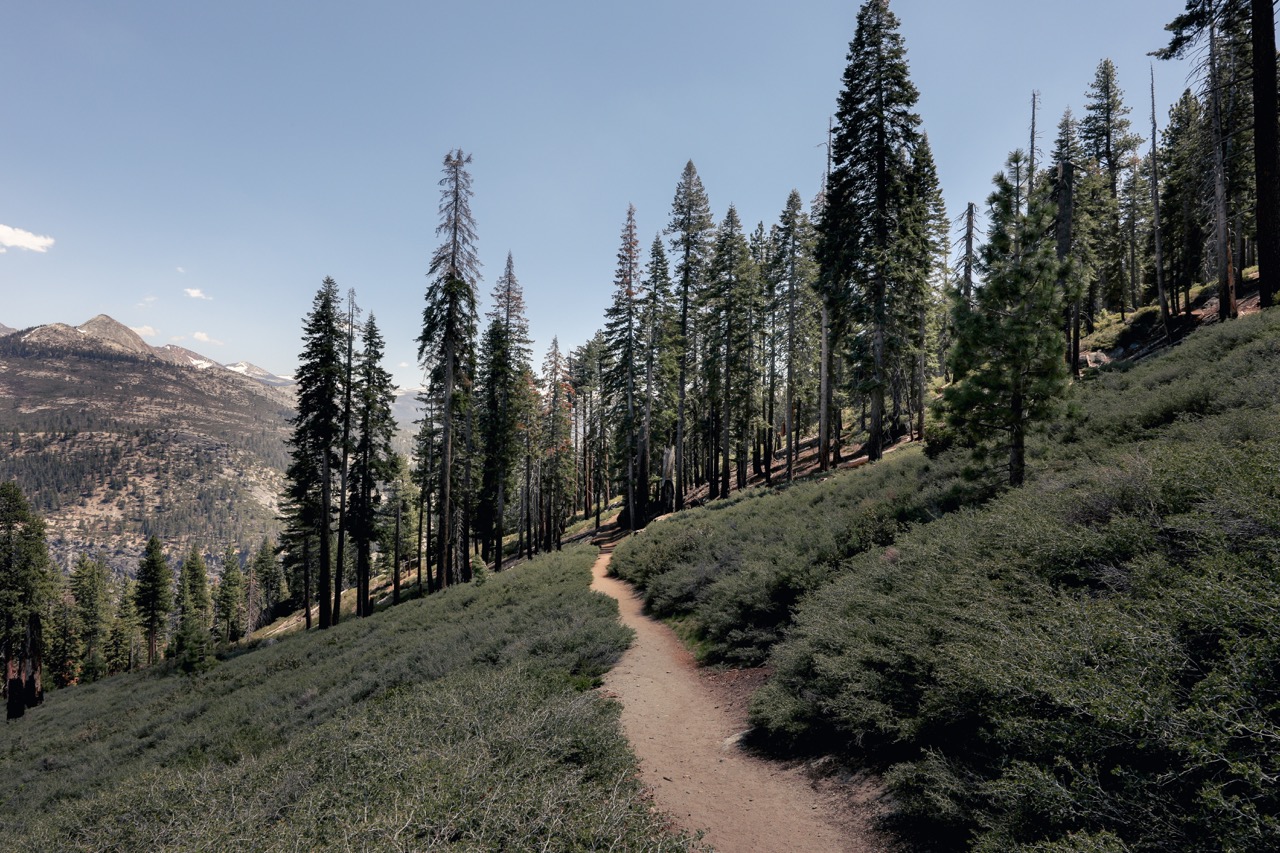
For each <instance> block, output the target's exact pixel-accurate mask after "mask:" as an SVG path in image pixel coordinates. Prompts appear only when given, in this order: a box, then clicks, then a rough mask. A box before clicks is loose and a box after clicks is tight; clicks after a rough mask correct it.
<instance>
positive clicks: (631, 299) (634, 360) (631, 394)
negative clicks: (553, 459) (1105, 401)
mask: <svg viewBox="0 0 1280 853" xmlns="http://www.w3.org/2000/svg"><path fill="white" fill-rule="evenodd" d="M643 288H644V285H643V283H642V281H641V271H640V240H639V238H638V237H637V236H636V208H635V205H629V206H628V207H627V218H626V222H625V223H624V224H623V226H622V244H621V246H620V247H619V248H618V266H617V269H616V271H615V272H614V277H613V300H612V301H611V302H610V304H609V307H608V308H607V309H605V318H606V321H605V346H606V347H607V348H608V351H609V354H610V356H611V359H610V365H609V370H608V372H607V375H606V376H605V377H604V378H605V385H606V387H607V389H608V392H609V394H610V396H611V397H612V398H613V399H614V400H615V401H616V402H615V405H614V407H613V408H614V411H615V417H614V419H613V420H614V424H615V426H616V429H617V433H616V434H617V437H618V439H619V440H618V449H619V453H618V457H617V458H618V459H619V461H620V463H621V468H622V477H623V495H624V497H625V499H626V505H625V506H624V508H623V511H622V514H621V515H620V516H619V517H618V520H619V523H620V524H621V525H622V526H623V527H625V528H627V529H630V530H636V529H639V528H641V527H643V526H644V524H645V522H646V521H647V515H648V495H647V492H646V490H645V488H644V486H643V485H642V484H640V483H638V481H637V474H638V471H637V468H638V459H637V457H638V456H639V452H640V440H639V433H640V429H639V426H640V425H639V423H638V422H637V420H638V415H639V412H638V410H637V405H636V372H637V370H638V368H639V366H640V361H641V357H640V356H641V351H642V349H643V344H642V341H641V339H640V331H641V329H640V302H641V300H642V299H643V296H644V290H643Z"/></svg>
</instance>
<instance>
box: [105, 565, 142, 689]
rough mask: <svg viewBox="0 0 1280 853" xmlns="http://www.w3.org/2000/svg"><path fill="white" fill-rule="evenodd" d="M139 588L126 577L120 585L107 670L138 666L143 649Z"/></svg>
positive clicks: (112, 621)
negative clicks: (139, 614) (138, 602)
mask: <svg viewBox="0 0 1280 853" xmlns="http://www.w3.org/2000/svg"><path fill="white" fill-rule="evenodd" d="M137 599H138V596H137V588H136V585H135V584H134V582H133V581H131V580H128V579H126V580H125V581H123V582H122V583H121V585H120V591H119V597H118V599H117V604H116V608H115V617H114V618H113V619H112V620H111V631H110V633H109V634H108V637H107V646H106V657H107V671H108V672H111V673H117V672H129V671H130V670H132V669H133V668H134V667H135V666H137V663H138V658H139V656H140V655H141V653H142V649H141V645H142V643H141V626H140V624H139V620H138V609H137V604H136V602H137Z"/></svg>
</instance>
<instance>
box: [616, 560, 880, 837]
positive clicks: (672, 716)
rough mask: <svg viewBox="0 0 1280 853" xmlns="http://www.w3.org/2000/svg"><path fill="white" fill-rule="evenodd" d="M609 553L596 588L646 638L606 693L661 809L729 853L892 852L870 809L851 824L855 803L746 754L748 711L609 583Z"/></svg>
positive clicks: (622, 588)
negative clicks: (618, 709) (742, 743)
mask: <svg viewBox="0 0 1280 853" xmlns="http://www.w3.org/2000/svg"><path fill="white" fill-rule="evenodd" d="M601 544H602V547H601V552H600V557H599V559H597V560H596V563H595V571H594V574H595V579H594V581H593V583H592V584H591V588H592V589H595V590H598V591H600V592H603V593H605V594H606V595H609V596H612V597H613V598H616V599H617V600H618V609H619V611H620V612H621V615H622V621H623V623H624V624H626V625H627V626H628V627H630V628H632V629H633V630H634V631H635V632H636V640H635V643H634V644H633V645H632V646H631V648H630V649H628V650H627V652H626V654H624V655H623V656H622V660H621V661H620V662H619V663H618V665H617V666H616V667H614V668H613V670H612V671H610V672H609V673H608V675H606V676H605V679H604V687H605V690H606V691H607V692H608V693H610V694H611V695H613V696H614V697H616V698H617V699H618V700H619V701H620V702H621V703H622V726H623V729H624V731H625V732H626V735H627V738H628V740H630V741H631V745H632V748H633V749H635V752H636V755H637V756H639V758H640V773H641V779H642V781H643V782H644V783H645V784H646V785H648V786H649V788H650V789H652V790H653V792H654V800H655V801H656V804H657V806H658V807H659V808H661V809H662V810H664V811H666V812H668V813H670V814H671V815H672V816H673V817H674V818H675V820H676V822H677V824H679V826H680V828H681V829H686V830H689V831H697V830H705V833H706V834H705V836H704V840H705V841H707V842H708V843H710V844H711V845H713V846H714V847H715V848H716V849H717V850H719V851H722V853H738V851H768V853H781V851H787V852H788V853H790V851H795V853H810V851H812V853H819V851H823V852H824V853H825V851H845V853H848V851H868V853H869V851H880V850H885V849H887V845H885V844H884V843H883V842H882V840H881V839H879V838H878V837H876V833H874V832H873V831H872V830H871V829H870V827H869V825H868V822H869V820H870V812H871V809H870V808H868V809H867V810H866V812H865V814H863V815H857V814H851V813H849V812H848V811H847V809H848V806H849V799H848V797H847V796H846V797H840V796H837V795H835V794H832V793H824V792H822V791H820V790H818V789H817V788H815V786H814V785H813V784H812V783H811V782H810V781H809V780H808V778H806V777H805V775H804V774H803V772H802V771H801V770H799V769H796V768H787V767H783V766H781V765H778V764H774V763H772V762H768V761H765V760H762V759H759V758H756V757H754V756H751V755H748V754H746V753H745V752H743V751H742V750H741V749H739V748H738V747H737V745H736V744H737V741H738V738H739V737H740V735H741V734H742V730H743V729H744V728H745V724H744V721H743V713H742V708H741V703H738V707H736V708H735V707H734V704H735V703H734V702H733V701H732V700H731V699H727V697H726V696H725V695H724V693H723V692H722V691H718V690H716V688H715V686H714V685H713V684H712V683H710V679H708V678H706V677H704V676H703V675H701V674H700V673H699V671H698V669H697V666H696V665H695V663H694V660H693V657H692V655H690V654H689V652H688V650H687V649H685V648H684V646H683V645H682V644H681V642H680V641H679V639H677V638H676V636H675V634H674V633H672V631H671V630H670V629H669V628H667V627H666V626H665V625H663V624H661V623H659V622H656V621H654V620H653V619H650V618H649V617H647V616H645V615H644V614H643V612H642V602H641V600H640V598H639V596H637V595H636V594H635V592H634V591H633V589H632V587H631V585H630V584H628V583H626V582H624V581H621V580H618V579H617V578H611V577H608V576H607V574H606V572H607V570H608V566H609V560H610V558H611V557H612V556H613V545H614V542H613V541H605V542H603V543H601ZM859 811H860V812H861V811H862V810H861V809H859Z"/></svg>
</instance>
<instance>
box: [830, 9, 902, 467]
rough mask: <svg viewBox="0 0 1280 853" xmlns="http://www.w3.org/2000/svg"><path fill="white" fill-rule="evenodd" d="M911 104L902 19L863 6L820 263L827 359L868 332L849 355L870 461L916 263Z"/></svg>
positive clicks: (841, 113)
mask: <svg viewBox="0 0 1280 853" xmlns="http://www.w3.org/2000/svg"><path fill="white" fill-rule="evenodd" d="M917 99H918V94H917V92H916V88H915V86H914V85H912V83H911V80H910V76H909V72H908V68H907V58H906V46H905V44H904V42H903V39H902V35H901V34H900V33H899V32H898V19H897V18H896V17H895V16H894V14H893V13H892V12H891V11H890V10H889V3H888V0H867V2H866V3H865V4H864V5H863V6H862V8H861V10H860V11H859V12H858V26H857V30H856V32H855V34H854V38H853V41H852V42H851V43H850V45H849V56H848V66H847V67H846V69H845V73H844V85H843V89H842V91H841V93H840V98H839V107H838V110H837V112H836V127H835V137H834V139H833V142H832V149H831V155H832V165H833V169H832V172H831V178H830V184H829V187H828V190H827V197H826V207H825V209H824V212H823V216H822V221H821V224H820V234H821V241H820V244H819V260H820V263H821V269H822V275H821V279H820V282H821V285H820V286H821V288H822V293H823V299H824V302H825V304H826V306H827V309H828V311H829V313H830V315H831V323H832V330H831V350H834V348H835V347H836V345H837V344H838V342H839V341H840V339H841V338H842V336H843V335H844V334H845V332H846V331H847V330H848V329H849V328H850V326H851V325H853V324H856V325H857V326H858V327H859V328H860V329H865V334H866V341H865V344H864V345H861V346H857V347H855V348H854V350H853V360H854V364H855V371H856V374H857V376H858V377H859V379H860V388H861V390H862V391H863V392H864V393H865V394H866V395H867V396H868V398H869V401H870V410H871V412H870V415H871V419H870V435H869V437H868V439H867V446H866V452H867V456H868V458H869V459H871V460H873V461H874V460H877V459H879V458H880V457H881V455H882V454H883V452H884V437H885V436H884V433H885V391H886V389H887V387H888V385H889V376H888V365H889V363H890V361H891V360H892V358H893V355H894V350H895V349H896V348H898V347H900V345H901V343H902V330H901V329H898V328H895V326H894V324H893V318H892V316H891V301H892V300H893V298H894V297H893V292H894V291H895V289H900V288H903V287H904V286H909V284H908V279H910V278H911V277H912V276H913V275H916V274H917V273H916V271H915V270H912V269H911V268H910V260H909V258H910V257H911V256H912V255H913V254H915V253H914V252H913V251H912V250H911V248H910V247H909V246H906V245H904V244H903V237H904V235H903V233H902V231H901V230H900V228H899V227H898V226H899V223H900V222H901V221H902V219H903V217H904V216H905V215H907V213H908V211H910V210H911V209H912V206H913V205H914V204H915V203H916V202H917V200H915V199H912V198H910V197H909V192H908V190H909V176H910V173H911V159H912V154H913V152H914V150H915V147H916V144H917V143H918V141H919V138H920V130H919V128H920V117H919V116H918V115H916V113H915V112H914V111H913V110H914V107H915V104H916V101H917ZM828 370H830V368H828ZM822 453H823V456H824V457H825V455H826V448H825V447H823V448H822Z"/></svg>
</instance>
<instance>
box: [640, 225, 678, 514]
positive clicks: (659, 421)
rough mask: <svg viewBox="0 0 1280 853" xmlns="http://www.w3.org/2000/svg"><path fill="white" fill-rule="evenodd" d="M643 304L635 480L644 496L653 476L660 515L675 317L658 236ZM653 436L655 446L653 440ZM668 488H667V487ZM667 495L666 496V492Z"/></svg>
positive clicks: (670, 421) (667, 498)
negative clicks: (641, 386)
mask: <svg viewBox="0 0 1280 853" xmlns="http://www.w3.org/2000/svg"><path fill="white" fill-rule="evenodd" d="M644 288H645V296H644V305H643V307H642V309H641V314H640V326H641V333H640V334H641V338H642V339H643V340H644V350H645V352H644V416H643V418H644V420H643V424H642V426H641V430H640V441H641V450H640V464H641V470H640V472H639V474H638V475H637V480H638V481H639V482H640V483H641V484H642V485H643V486H644V488H645V493H646V494H650V492H651V489H652V486H653V483H652V480H653V476H652V472H654V471H657V472H658V474H659V480H660V483H659V484H658V485H659V492H658V501H659V505H660V506H661V507H662V509H661V510H660V511H661V512H669V511H671V510H672V509H673V508H674V506H675V504H674V494H675V484H674V481H673V480H668V479H667V472H666V471H665V470H663V466H662V464H661V461H662V457H663V456H665V455H666V454H665V448H666V447H667V446H668V445H669V444H670V442H671V438H670V433H671V431H672V427H673V426H674V421H675V412H674V403H675V400H674V398H673V392H674V389H675V383H676V376H675V353H674V352H673V347H672V341H673V338H674V335H675V317H674V312H673V310H672V306H671V272H670V267H669V266H668V264H667V254H666V250H665V249H664V248H663V244H662V237H661V236H660V235H655V236H654V238H653V243H652V245H651V246H650V247H649V261H648V263H647V264H646V265H645V277H644ZM655 436H657V437H660V438H661V439H662V440H661V441H655ZM668 484H669V485H668ZM668 490H669V492H670V493H669V494H668V493H667V492H668Z"/></svg>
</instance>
